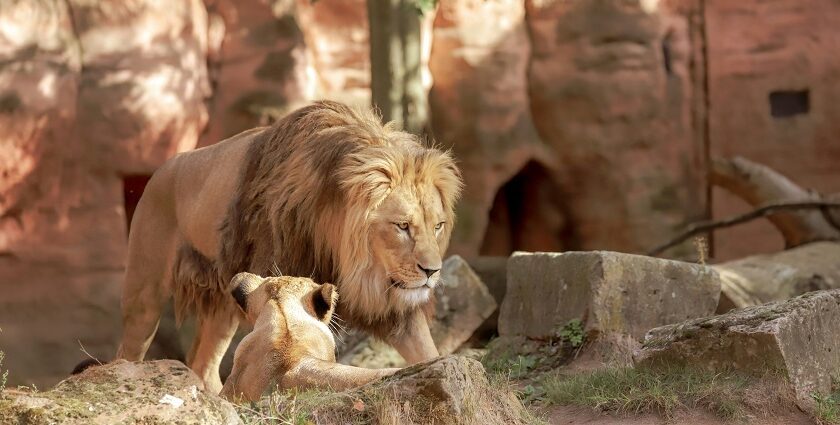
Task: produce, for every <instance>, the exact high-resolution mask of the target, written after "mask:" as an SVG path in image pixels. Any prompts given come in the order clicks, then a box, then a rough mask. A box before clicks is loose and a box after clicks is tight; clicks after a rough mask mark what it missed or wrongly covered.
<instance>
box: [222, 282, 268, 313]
mask: <svg viewBox="0 0 840 425" xmlns="http://www.w3.org/2000/svg"><path fill="white" fill-rule="evenodd" d="M264 280H265V279H263V278H262V277H260V276H257V275H255V274H252V273H247V272H242V273H237V274H236V276H234V277H233V279H231V280H230V294H231V295H233V299H234V300H236V304H238V305H239V308H241V309H242V311H243V312H244V313H245V314H246V315H248V316H250V315H251V313H255V314H254V316H255V317H254V319H256V316H257V315H258V313H259V312H258V311H254V310H258V309H255V307H259V306H257V305H255V304H260V301H264V300H253V299H252V297H251V294H253V293H254V292H255V291H256V290H257V289H258V288H259V287H260V286H261V285H262V283H263V281H264ZM249 307H250V311H249Z"/></svg>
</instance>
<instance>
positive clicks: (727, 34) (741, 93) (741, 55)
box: [706, 0, 840, 259]
mask: <svg viewBox="0 0 840 425" xmlns="http://www.w3.org/2000/svg"><path fill="white" fill-rule="evenodd" d="M706 23H707V28H708V30H707V34H708V56H709V71H708V73H709V74H708V75H709V115H710V116H709V118H710V119H709V121H710V122H709V129H710V133H709V137H710V143H711V154H712V155H716V156H734V155H740V156H744V157H746V158H748V159H750V160H753V161H756V162H759V163H762V164H765V165H767V166H769V167H771V168H773V169H774V170H777V171H779V172H781V173H782V174H785V175H788V176H793V177H794V178H795V179H796V181H797V182H799V183H801V184H802V186H803V187H810V188H813V189H815V190H817V191H819V192H822V193H833V192H840V173H838V170H839V169H840V167H838V165H837V164H838V159H840V142H838V134H840V108H838V107H837V106H836V105H835V99H837V97H838V96H840V83H838V78H837V76H838V75H840V58H838V57H837V56H836V55H832V54H830V53H829V52H832V51H834V50H836V48H837V45H838V44H840V34H838V33H837V31H836V28H837V26H838V25H840V4H838V3H837V2H835V1H831V0H808V1H805V2H795V3H790V2H785V1H783V0H775V1H758V0H744V1H738V2H731V1H726V0H711V1H706ZM749 209H750V208H749V207H747V206H746V205H745V204H744V203H743V202H742V201H740V200H738V199H736V198H735V197H733V196H732V195H729V194H727V193H725V192H723V191H717V190H716V191H715V193H714V214H715V216H716V217H722V216H729V215H732V214H735V213H741V212H745V211H748V210H749ZM715 237H716V240H715V247H716V252H715V256H716V257H718V258H721V259H733V258H740V257H743V256H746V255H752V254H756V253H762V252H772V251H776V250H779V249H782V248H783V242H782V239H781V237H779V235H778V233H777V232H776V231H775V230H774V229H773V228H772V226H770V224H769V223H767V222H765V221H757V222H754V223H752V224H749V225H745V226H740V227H737V228H733V229H729V230H726V231H723V232H718V233H717V234H716V236H715Z"/></svg>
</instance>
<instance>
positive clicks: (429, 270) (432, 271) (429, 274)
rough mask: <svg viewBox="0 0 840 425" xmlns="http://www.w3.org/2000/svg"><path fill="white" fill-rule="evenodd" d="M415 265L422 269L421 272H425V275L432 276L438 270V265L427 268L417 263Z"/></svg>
mask: <svg viewBox="0 0 840 425" xmlns="http://www.w3.org/2000/svg"><path fill="white" fill-rule="evenodd" d="M417 267H419V268H420V270H423V273H426V277H432V275H433V274H435V273H437V272H438V271H440V267H438V268H436V269H427V268H425V267H423V266H421V265H420V264H418V265H417Z"/></svg>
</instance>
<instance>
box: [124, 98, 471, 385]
mask: <svg viewBox="0 0 840 425" xmlns="http://www.w3.org/2000/svg"><path fill="white" fill-rule="evenodd" d="M461 186H462V183H461V178H460V174H459V171H458V169H457V167H456V166H455V164H454V161H453V160H452V158H451V157H450V155H449V154H447V153H445V152H441V151H439V150H436V149H432V148H426V147H423V146H422V145H421V144H420V142H419V140H418V139H417V138H416V137H414V136H412V135H410V134H407V133H404V132H401V131H397V130H395V129H394V128H393V127H392V126H390V125H385V126H383V125H382V124H381V122H380V121H379V119H378V118H376V117H375V116H374V115H373V114H371V113H370V112H368V111H356V110H353V109H351V108H349V107H347V106H345V105H342V104H340V103H336V102H330V101H321V102H316V103H314V104H313V105H310V106H306V107H303V108H301V109H298V110H296V111H294V112H292V113H291V114H289V115H288V116H286V117H284V118H283V119H282V120H280V121H278V122H277V123H275V124H274V125H273V126H271V127H269V128H258V129H253V130H249V131H246V132H244V133H241V134H239V135H236V136H233V137H231V138H230V139H227V140H225V141H222V142H220V143H218V144H216V145H213V146H209V147H206V148H202V149H197V150H194V151H191V152H186V153H182V154H180V155H178V156H176V157H175V158H173V159H171V160H169V161H167V162H166V163H165V164H164V165H163V166H162V167H161V168H160V169H159V170H158V171H157V172H156V173H155V174H154V176H152V178H151V180H150V181H149V183H148V185H147V187H146V190H145V192H144V193H143V196H142V198H141V199H140V202H139V204H138V205H137V209H136V210H135V212H134V218H133V220H132V225H131V234H130V236H129V253H128V265H127V269H126V278H125V286H124V289H123V299H122V306H123V338H122V342H121V344H120V347H119V350H118V352H117V357H118V358H123V359H127V360H141V359H142V358H143V356H144V354H145V352H146V349H147V348H148V346H149V344H150V342H151V340H152V337H153V336H154V334H155V331H156V329H157V324H158V320H159V317H160V314H161V308H162V305H163V304H164V303H165V302H166V300H167V299H169V298H170V297H174V301H175V313H176V320H177V321H178V322H180V321H181V320H182V319H183V318H184V316H185V315H186V314H188V313H191V312H194V313H195V314H196V315H197V317H198V320H197V329H196V338H195V341H194V342H193V346H192V348H191V349H190V352H189V354H188V356H187V362H188V364H189V366H190V367H191V368H192V369H193V370H194V371H195V372H196V373H197V374H198V375H199V376H200V377H201V378H202V379H203V380H204V382H205V385H206V387H207V389H208V390H213V391H217V392H218V391H219V390H220V389H221V380H220V379H219V371H218V369H219V362H220V361H221V358H222V356H223V354H224V352H225V351H226V349H227V347H228V345H229V344H230V340H231V338H232V337H233V334H234V333H235V331H236V328H237V326H238V322H239V313H238V312H237V307H236V306H235V303H234V302H233V301H232V300H231V297H230V295H229V294H227V293H226V291H225V289H226V287H227V284H228V282H230V281H231V278H232V277H233V276H234V275H235V274H236V273H238V272H243V271H246V272H251V273H256V274H259V275H263V276H264V275H267V274H269V272H270V271H271V270H272V268H275V267H276V268H277V269H279V270H280V271H281V272H282V273H283V274H285V275H291V276H311V277H312V278H313V279H314V280H315V281H318V282H335V283H336V285H337V287H338V291H339V292H340V293H341V299H340V301H339V305H338V308H337V312H338V314H340V315H341V316H343V317H344V318H346V319H348V320H349V322H350V324H351V326H354V327H356V328H360V329H362V330H365V331H368V332H371V333H373V334H374V335H376V336H378V337H381V338H383V339H384V340H386V341H387V342H388V343H390V344H391V345H392V346H394V347H395V348H396V349H397V351H399V353H400V354H401V355H402V356H403V357H404V358H405V359H406V361H408V362H409V363H416V362H419V361H423V360H427V359H429V358H432V357H435V356H437V355H438V352H437V349H436V348H435V345H434V342H433V341H432V338H431V335H430V333H429V327H428V324H427V322H426V316H425V313H424V311H423V310H424V307H425V306H427V305H428V304H429V303H430V295H431V293H432V288H434V286H435V285H436V284H437V281H438V279H439V277H440V273H438V271H439V269H440V268H441V254H442V253H443V252H444V251H445V250H446V247H447V244H448V242H449V236H450V234H451V231H452V224H453V220H454V213H453V204H454V203H455V201H456V199H457V198H458V195H459V193H460V190H461Z"/></svg>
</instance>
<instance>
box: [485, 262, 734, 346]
mask: <svg viewBox="0 0 840 425" xmlns="http://www.w3.org/2000/svg"><path fill="white" fill-rule="evenodd" d="M507 282H508V283H507V293H506V295H505V299H504V301H503V302H502V306H501V312H500V314H499V334H500V335H501V336H516V335H524V336H527V337H531V338H540V339H541V338H551V337H556V336H557V333H558V331H559V330H560V329H561V328H562V327H563V326H564V325H566V324H567V323H568V322H569V321H571V320H573V319H579V320H582V321H583V323H584V324H585V331H586V333H587V335H590V336H592V335H598V334H609V333H611V334H621V335H629V336H631V337H632V338H634V339H636V340H638V341H641V339H642V338H643V337H644V335H645V333H646V332H647V331H648V330H650V329H652V328H655V327H657V326H662V325H665V324H670V323H676V322H680V321H683V320H686V319H692V318H695V317H704V316H708V315H711V314H713V313H714V312H715V308H716V307H717V304H718V298H719V296H720V278H719V276H718V274H717V273H716V272H715V271H714V270H712V269H711V268H709V267H706V266H703V265H699V264H692V263H685V262H681V261H671V260H663V259H658V258H652V257H645V256H641V255H631V254H622V253H617V252H607V251H591V252H565V253H525V252H516V253H514V254H513V256H511V258H510V259H509V260H508V277H507Z"/></svg>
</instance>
